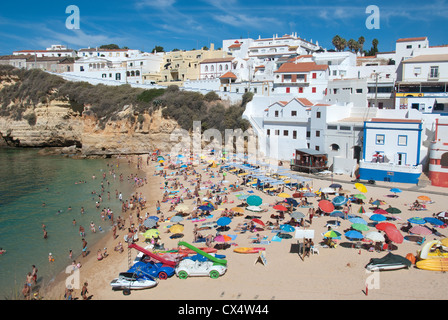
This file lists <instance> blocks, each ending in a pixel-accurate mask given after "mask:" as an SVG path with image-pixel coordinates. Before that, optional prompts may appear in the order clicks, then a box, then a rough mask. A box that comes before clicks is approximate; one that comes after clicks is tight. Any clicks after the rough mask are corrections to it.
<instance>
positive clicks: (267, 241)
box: [260, 240, 271, 245]
mask: <svg viewBox="0 0 448 320" xmlns="http://www.w3.org/2000/svg"><path fill="white" fill-rule="evenodd" d="M270 243H271V241H269V240H261V241H260V244H264V245H266V244H270Z"/></svg>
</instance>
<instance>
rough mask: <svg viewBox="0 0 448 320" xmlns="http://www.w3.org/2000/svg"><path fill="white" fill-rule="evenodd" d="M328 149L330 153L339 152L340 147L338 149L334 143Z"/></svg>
mask: <svg viewBox="0 0 448 320" xmlns="http://www.w3.org/2000/svg"><path fill="white" fill-rule="evenodd" d="M330 149H331V150H332V151H339V149H340V147H339V146H338V145H337V144H336V143H333V144H332V145H331V146H330Z"/></svg>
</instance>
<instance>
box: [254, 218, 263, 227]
mask: <svg viewBox="0 0 448 320" xmlns="http://www.w3.org/2000/svg"><path fill="white" fill-rule="evenodd" d="M252 221H253V222H255V223H257V224H259V225H261V226H263V227H264V226H265V224H264V222H263V221H261V220H260V219H257V218H253V219H252Z"/></svg>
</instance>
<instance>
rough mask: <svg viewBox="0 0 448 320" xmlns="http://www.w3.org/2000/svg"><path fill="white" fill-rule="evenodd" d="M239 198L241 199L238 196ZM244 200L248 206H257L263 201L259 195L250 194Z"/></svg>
mask: <svg viewBox="0 0 448 320" xmlns="http://www.w3.org/2000/svg"><path fill="white" fill-rule="evenodd" d="M239 199H241V198H239ZM246 202H247V204H248V205H250V206H259V205H261V204H262V203H263V199H261V197H259V196H254V195H252V196H249V197H248V198H247V199H246Z"/></svg>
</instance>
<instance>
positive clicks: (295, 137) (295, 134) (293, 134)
mask: <svg viewBox="0 0 448 320" xmlns="http://www.w3.org/2000/svg"><path fill="white" fill-rule="evenodd" d="M292 138H293V139H297V131H296V130H294V131H293V132H292Z"/></svg>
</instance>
